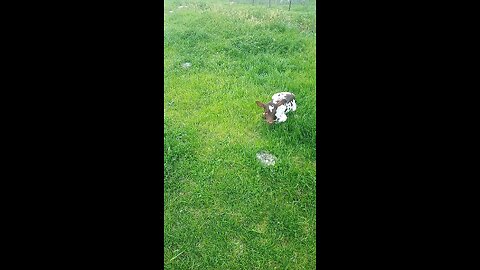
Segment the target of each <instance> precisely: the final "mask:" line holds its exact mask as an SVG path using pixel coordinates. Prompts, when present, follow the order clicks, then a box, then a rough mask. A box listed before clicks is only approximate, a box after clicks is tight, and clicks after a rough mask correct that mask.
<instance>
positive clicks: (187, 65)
mask: <svg viewBox="0 0 480 270" xmlns="http://www.w3.org/2000/svg"><path fill="white" fill-rule="evenodd" d="M191 66H192V63H189V62H185V63H183V64H182V67H183V68H189V67H191Z"/></svg>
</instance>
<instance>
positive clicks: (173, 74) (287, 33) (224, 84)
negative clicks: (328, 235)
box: [164, 0, 316, 269]
mask: <svg viewBox="0 0 480 270" xmlns="http://www.w3.org/2000/svg"><path fill="white" fill-rule="evenodd" d="M267 3H268V2H267ZM313 4H314V3H307V4H305V5H300V4H297V5H292V10H291V11H288V10H287V9H288V5H287V6H279V5H277V6H274V5H272V7H271V8H268V7H267V6H266V5H255V6H252V5H248V4H233V5H230V4H229V1H214V0H211V1H173V0H170V1H166V2H165V4H164V9H165V12H164V13H165V21H164V29H165V34H164V35H165V36H164V52H165V57H164V67H165V74H164V81H165V88H164V97H165V103H164V112H165V114H164V115H165V123H164V127H165V132H164V139H165V151H164V157H165V163H164V168H165V177H164V184H165V185H164V196H165V199H164V202H165V209H164V218H165V222H164V233H165V238H164V247H165V253H164V266H165V269H314V268H315V265H316V260H315V255H316V243H315V239H316V221H315V209H316V196H315V193H316V192H315V191H316V160H315V159H316V158H315V153H316V135H315V132H316V127H315V122H316V115H315V111H316V108H315V103H316V102H315V100H316V93H315V57H316V49H315V35H316V33H315V28H316V27H315V12H314V8H313V7H312V5H313ZM180 5H187V6H188V7H187V8H183V9H179V8H178V6H180ZM170 10H173V13H170V12H169V11H170ZM184 62H191V63H192V67H191V68H189V69H184V68H182V67H181V64H182V63H184ZM280 91H289V92H293V93H294V94H295V95H296V97H297V98H296V99H297V104H298V109H297V111H295V112H291V113H289V114H288V120H287V122H285V123H282V124H278V125H273V126H268V125H267V124H266V123H265V121H264V120H263V119H262V117H261V114H262V110H261V109H260V108H259V107H257V106H256V104H255V101H256V100H260V101H262V102H267V101H269V99H270V98H271V96H272V95H273V94H274V93H276V92H280ZM262 150H265V151H268V152H270V153H272V154H274V155H275V156H277V157H278V160H277V163H276V164H275V166H273V167H263V166H261V165H260V164H259V162H258V161H257V160H256V153H258V152H260V151H262Z"/></svg>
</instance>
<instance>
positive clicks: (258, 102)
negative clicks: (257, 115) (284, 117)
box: [255, 100, 265, 109]
mask: <svg viewBox="0 0 480 270" xmlns="http://www.w3.org/2000/svg"><path fill="white" fill-rule="evenodd" d="M255 103H257V106H258V107H261V108H264V109H265V104H263V103H262V102H260V101H258V100H257V101H255Z"/></svg>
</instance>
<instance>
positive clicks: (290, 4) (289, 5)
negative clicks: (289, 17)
mask: <svg viewBox="0 0 480 270" xmlns="http://www.w3.org/2000/svg"><path fill="white" fill-rule="evenodd" d="M291 6H292V0H290V3H289V4H288V11H290V7H291Z"/></svg>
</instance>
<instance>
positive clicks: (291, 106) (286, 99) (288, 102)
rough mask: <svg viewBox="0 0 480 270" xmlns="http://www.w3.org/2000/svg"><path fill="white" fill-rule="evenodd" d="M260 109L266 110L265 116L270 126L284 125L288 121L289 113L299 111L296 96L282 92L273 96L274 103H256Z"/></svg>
mask: <svg viewBox="0 0 480 270" xmlns="http://www.w3.org/2000/svg"><path fill="white" fill-rule="evenodd" d="M256 103H257V105H258V107H262V108H263V109H264V112H263V116H264V117H265V120H266V121H267V123H268V124H273V123H274V122H275V123H282V122H285V121H287V115H286V114H287V113H288V112H290V111H296V110H297V104H296V103H295V95H294V94H292V93H289V92H281V93H277V94H275V95H273V96H272V101H270V102H269V103H267V104H263V103H262V102H260V101H256Z"/></svg>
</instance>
